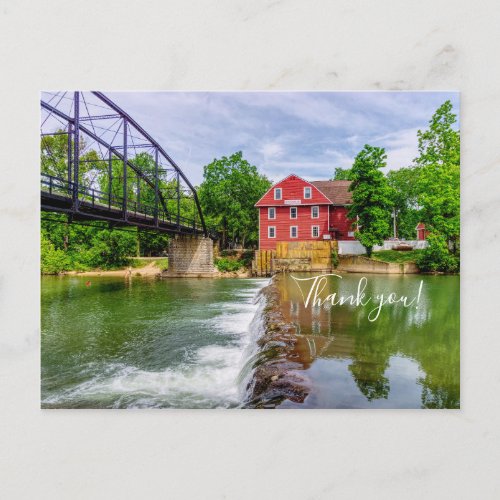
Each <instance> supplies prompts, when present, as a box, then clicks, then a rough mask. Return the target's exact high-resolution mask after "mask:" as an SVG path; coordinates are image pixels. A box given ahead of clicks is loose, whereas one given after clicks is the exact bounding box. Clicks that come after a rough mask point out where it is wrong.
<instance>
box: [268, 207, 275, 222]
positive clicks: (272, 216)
mask: <svg viewBox="0 0 500 500" xmlns="http://www.w3.org/2000/svg"><path fill="white" fill-rule="evenodd" d="M267 218H268V219H276V209H275V208H274V207H269V208H268V209H267Z"/></svg>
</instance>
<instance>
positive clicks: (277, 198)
mask: <svg viewBox="0 0 500 500" xmlns="http://www.w3.org/2000/svg"><path fill="white" fill-rule="evenodd" d="M278 191H279V194H280V195H279V197H278V196H277V194H278ZM282 197H283V191H282V190H281V188H274V199H275V200H281V198H282Z"/></svg>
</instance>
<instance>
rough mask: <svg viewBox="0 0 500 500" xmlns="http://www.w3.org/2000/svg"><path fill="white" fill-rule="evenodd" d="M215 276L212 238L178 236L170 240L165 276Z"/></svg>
mask: <svg viewBox="0 0 500 500" xmlns="http://www.w3.org/2000/svg"><path fill="white" fill-rule="evenodd" d="M214 274H215V266H214V242H213V241H212V240H211V239H210V238H205V237H201V236H185V235H178V236H176V237H175V238H173V239H171V240H170V242H169V245H168V271H166V272H164V273H163V275H164V276H176V277H199V278H204V277H212V276H213V275H214Z"/></svg>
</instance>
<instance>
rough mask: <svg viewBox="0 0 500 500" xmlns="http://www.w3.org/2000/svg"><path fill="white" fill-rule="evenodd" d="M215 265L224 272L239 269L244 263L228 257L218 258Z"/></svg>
mask: <svg viewBox="0 0 500 500" xmlns="http://www.w3.org/2000/svg"><path fill="white" fill-rule="evenodd" d="M215 265H216V267H217V269H218V270H219V271H220V272H222V273H225V272H234V271H238V270H239V269H240V268H241V267H242V263H241V262H240V261H238V260H231V259H228V258H226V257H222V258H220V259H217V260H216V262H215Z"/></svg>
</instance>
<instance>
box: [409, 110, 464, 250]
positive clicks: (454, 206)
mask: <svg viewBox="0 0 500 500" xmlns="http://www.w3.org/2000/svg"><path fill="white" fill-rule="evenodd" d="M452 109H453V107H452V104H451V102H450V101H446V102H445V103H444V104H442V105H441V106H440V107H439V108H438V109H437V111H436V112H435V113H434V115H433V116H432V118H431V120H430V121H429V128H428V129H427V130H424V131H420V130H419V131H418V151H419V156H418V157H417V158H416V159H415V164H416V165H417V166H418V167H419V176H418V185H417V189H418V196H417V201H418V204H419V206H420V207H421V219H422V222H423V223H424V224H425V225H426V228H427V229H428V230H429V231H431V232H433V233H437V234H439V235H441V236H442V237H443V238H444V239H445V241H446V242H447V243H448V244H449V246H450V249H451V252H452V253H453V254H454V255H456V254H458V252H459V241H460V132H459V131H458V130H455V129H454V128H453V125H454V124H455V123H456V115H455V114H453V112H452Z"/></svg>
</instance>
